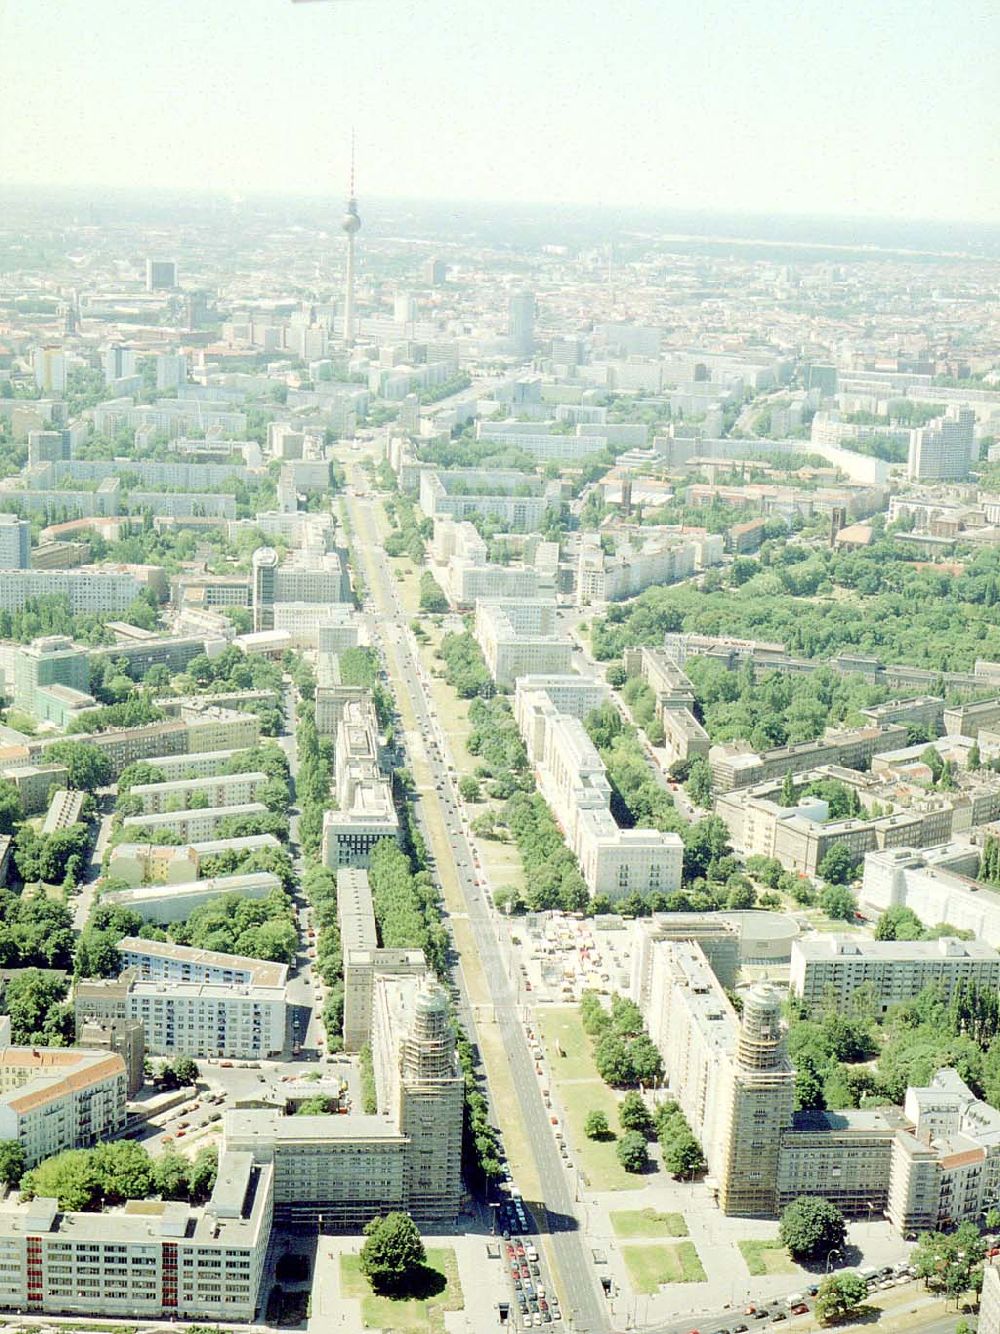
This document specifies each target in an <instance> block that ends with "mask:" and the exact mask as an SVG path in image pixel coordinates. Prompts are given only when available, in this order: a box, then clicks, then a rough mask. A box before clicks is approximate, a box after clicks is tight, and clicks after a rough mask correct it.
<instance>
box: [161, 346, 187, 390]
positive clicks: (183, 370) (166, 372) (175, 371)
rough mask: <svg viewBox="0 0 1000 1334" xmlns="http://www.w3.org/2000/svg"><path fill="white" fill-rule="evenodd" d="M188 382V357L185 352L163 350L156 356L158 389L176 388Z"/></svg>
mask: <svg viewBox="0 0 1000 1334" xmlns="http://www.w3.org/2000/svg"><path fill="white" fill-rule="evenodd" d="M186 383H187V357H186V356H185V355H184V353H183V352H177V353H170V352H161V353H160V355H159V356H158V357H157V358H156V387H157V389H176V388H177V386H178V385H180V384H186Z"/></svg>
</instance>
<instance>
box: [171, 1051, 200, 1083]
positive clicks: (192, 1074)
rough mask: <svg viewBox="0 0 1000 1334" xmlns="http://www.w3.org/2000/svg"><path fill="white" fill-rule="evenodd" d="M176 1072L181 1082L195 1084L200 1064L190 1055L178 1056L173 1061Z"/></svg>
mask: <svg viewBox="0 0 1000 1334" xmlns="http://www.w3.org/2000/svg"><path fill="white" fill-rule="evenodd" d="M173 1067H174V1074H175V1075H176V1076H177V1079H178V1082H179V1083H181V1084H193V1083H194V1081H195V1080H196V1079H197V1078H198V1074H199V1071H198V1065H197V1062H195V1061H193V1060H192V1059H191V1057H190V1056H177V1057H175V1058H174V1062H173Z"/></svg>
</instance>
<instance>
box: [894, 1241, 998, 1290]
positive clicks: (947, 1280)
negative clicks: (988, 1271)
mask: <svg viewBox="0 0 1000 1334" xmlns="http://www.w3.org/2000/svg"><path fill="white" fill-rule="evenodd" d="M985 1253H986V1243H985V1241H984V1240H983V1238H982V1237H981V1236H980V1233H979V1229H978V1228H977V1227H976V1225H975V1224H974V1223H960V1224H959V1225H958V1227H957V1228H956V1229H955V1231H954V1232H924V1233H923V1234H922V1235H921V1237H920V1239H919V1241H918V1242H917V1245H916V1246H915V1247H914V1250H913V1254H912V1256H911V1263H912V1265H913V1268H914V1269H915V1270H916V1274H917V1277H918V1278H922V1279H923V1280H924V1282H925V1283H926V1284H927V1286H928V1288H930V1290H931V1291H932V1292H939V1293H941V1294H942V1295H944V1296H946V1297H954V1298H958V1297H961V1296H962V1294H963V1293H966V1292H969V1291H970V1290H971V1289H972V1288H973V1287H975V1286H976V1283H977V1280H978V1279H979V1278H981V1275H982V1270H981V1268H980V1266H981V1265H982V1262H983V1257H984V1255H985Z"/></svg>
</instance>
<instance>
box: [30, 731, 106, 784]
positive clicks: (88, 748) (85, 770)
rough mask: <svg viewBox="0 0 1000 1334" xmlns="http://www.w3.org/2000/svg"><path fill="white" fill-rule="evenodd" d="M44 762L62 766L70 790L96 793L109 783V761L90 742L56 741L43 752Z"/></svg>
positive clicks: (101, 751)
mask: <svg viewBox="0 0 1000 1334" xmlns="http://www.w3.org/2000/svg"><path fill="white" fill-rule="evenodd" d="M45 756H46V760H48V761H51V762H52V763H55V764H64V765H65V766H66V769H67V773H68V777H67V779H66V781H67V782H68V784H69V786H70V787H72V788H77V789H78V790H79V791H81V792H96V791H97V789H98V788H99V787H107V786H108V784H109V783H110V782H111V772H112V771H111V761H110V760H109V759H108V757H107V756H106V755H105V753H104V751H103V750H101V749H100V748H99V747H98V746H95V745H94V743H93V742H92V741H57V742H55V744H54V745H52V746H50V747H49V748H48V750H47V751H46V752H45Z"/></svg>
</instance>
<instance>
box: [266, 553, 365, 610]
mask: <svg viewBox="0 0 1000 1334" xmlns="http://www.w3.org/2000/svg"><path fill="white" fill-rule="evenodd" d="M350 599H351V586H350V580H349V578H348V575H347V570H346V569H345V567H344V563H343V561H342V559H341V556H340V553H339V552H337V551H329V552H322V551H314V550H298V551H295V552H293V553H292V555H291V556H290V558H289V559H288V560H287V561H285V563H284V564H282V563H281V562H280V561H279V559H278V553H277V552H276V551H275V550H274V548H273V547H259V548H258V549H257V550H256V551H255V552H254V553H253V601H252V606H253V618H254V619H253V628H254V630H273V629H274V628H275V624H274V607H275V604H276V603H279V602H310V603H321V604H329V603H331V602H345V603H346V602H349V601H350Z"/></svg>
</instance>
